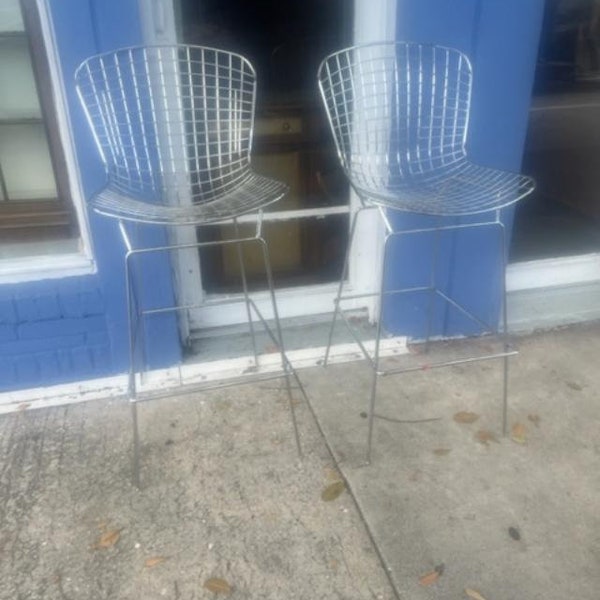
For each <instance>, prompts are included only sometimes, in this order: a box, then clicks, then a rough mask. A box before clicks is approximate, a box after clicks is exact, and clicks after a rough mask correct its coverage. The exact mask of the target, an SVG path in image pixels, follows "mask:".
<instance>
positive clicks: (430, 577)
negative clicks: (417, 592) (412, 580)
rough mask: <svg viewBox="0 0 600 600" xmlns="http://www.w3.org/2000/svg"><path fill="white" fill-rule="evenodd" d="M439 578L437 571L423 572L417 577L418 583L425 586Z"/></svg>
mask: <svg viewBox="0 0 600 600" xmlns="http://www.w3.org/2000/svg"><path fill="white" fill-rule="evenodd" d="M439 578H440V574H439V573H438V572H437V571H430V572H429V573H425V575H421V577H419V583H420V584H421V585H425V586H427V585H431V584H432V583H435V582H436V581H437V580H438V579H439Z"/></svg>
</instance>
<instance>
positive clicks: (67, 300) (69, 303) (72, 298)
mask: <svg viewBox="0 0 600 600" xmlns="http://www.w3.org/2000/svg"><path fill="white" fill-rule="evenodd" d="M60 309H61V313H62V316H63V317H66V318H67V319H71V318H76V319H77V318H80V317H82V316H83V310H82V306H81V294H78V293H73V292H71V293H61V295H60Z"/></svg>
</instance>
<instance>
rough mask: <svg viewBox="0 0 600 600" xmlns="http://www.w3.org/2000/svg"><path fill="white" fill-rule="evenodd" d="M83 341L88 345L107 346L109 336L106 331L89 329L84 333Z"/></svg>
mask: <svg viewBox="0 0 600 600" xmlns="http://www.w3.org/2000/svg"><path fill="white" fill-rule="evenodd" d="M85 342H86V344H87V345H88V346H108V345H110V337H109V336H108V332H107V331H91V332H89V333H86V335H85Z"/></svg>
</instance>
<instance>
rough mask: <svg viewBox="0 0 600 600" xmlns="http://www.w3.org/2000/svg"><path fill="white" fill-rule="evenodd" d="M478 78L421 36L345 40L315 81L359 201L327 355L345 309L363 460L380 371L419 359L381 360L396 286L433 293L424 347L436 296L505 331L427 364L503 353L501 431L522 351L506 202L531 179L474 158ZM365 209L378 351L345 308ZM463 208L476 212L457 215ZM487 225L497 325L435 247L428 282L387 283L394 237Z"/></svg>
mask: <svg viewBox="0 0 600 600" xmlns="http://www.w3.org/2000/svg"><path fill="white" fill-rule="evenodd" d="M472 81H473V70H472V66H471V62H470V60H469V58H468V57H467V56H466V55H464V54H463V53H461V52H459V51H458V50H454V49H451V48H444V47H439V46H432V45H421V44H416V43H405V42H385V43H373V44H365V45H362V46H356V47H352V48H347V49H344V50H341V51H339V52H335V53H333V54H331V55H329V56H327V57H326V58H325V59H324V60H323V62H322V63H321V65H320V67H319V71H318V82H319V88H320V92H321V96H322V100H323V103H324V105H325V109H326V112H327V115H328V119H329V124H330V127H331V131H332V133H333V137H334V139H335V143H336V147H337V153H338V157H339V160H340V162H341V166H342V168H343V170H344V172H345V174H346V176H347V178H348V180H349V182H350V185H351V187H352V189H353V190H354V192H355V193H356V195H357V197H358V199H359V203H360V204H359V207H358V209H357V210H356V211H355V213H354V216H353V219H352V222H351V228H350V237H349V242H348V249H347V252H346V259H345V266H344V269H343V273H342V278H341V280H340V283H339V287H338V293H337V299H336V300H335V306H334V314H333V319H332V323H331V329H330V334H329V342H328V345H327V351H326V355H325V359H324V364H325V365H327V362H328V359H329V350H330V348H331V344H332V339H333V335H334V328H335V325H336V320H337V318H338V317H341V318H342V319H343V320H344V321H345V322H346V325H348V328H349V330H350V332H351V333H352V334H353V335H354V338H355V340H356V342H357V343H358V344H359V346H360V348H361V350H362V353H363V355H364V357H365V359H366V361H367V363H368V364H369V365H370V367H371V368H372V370H373V378H372V383H371V392H370V399H369V410H368V415H367V416H368V439H367V457H366V458H367V463H368V462H370V460H371V449H372V439H373V423H374V419H375V417H377V416H378V415H377V413H376V412H375V405H376V398H377V381H378V378H379V377H380V376H386V375H392V374H396V373H403V372H407V371H415V370H419V369H422V368H423V366H420V367H416V368H415V367H412V366H411V367H404V368H400V367H399V368H391V369H385V368H382V366H381V357H380V342H381V336H382V321H383V307H384V298H385V297H387V296H391V295H395V294H404V293H410V292H422V293H426V294H427V296H428V297H429V300H428V304H429V308H428V312H429V325H428V332H427V335H426V340H427V344H426V347H427V345H428V342H429V337H430V331H431V313H432V310H433V301H434V300H435V298H436V297H437V298H440V299H441V300H442V301H444V302H445V303H446V305H447V306H451V307H453V309H454V310H457V311H459V312H460V313H462V315H464V316H466V317H468V318H469V319H470V320H471V321H473V322H474V323H476V324H477V326H478V327H479V328H480V330H481V333H496V334H501V336H502V344H503V350H502V351H501V352H498V353H488V354H486V355H484V356H471V357H469V358H460V359H457V360H441V361H439V362H437V363H433V364H428V365H426V367H427V368H434V367H443V366H449V365H457V364H461V363H467V362H474V361H478V360H490V359H495V358H501V359H503V361H504V379H503V431H504V433H505V434H506V427H507V403H508V396H507V383H508V357H509V356H511V355H513V354H516V352H515V351H514V350H512V349H511V347H510V345H509V340H508V328H507V318H506V284H505V272H506V260H507V248H506V233H505V227H504V224H503V222H502V220H501V209H503V208H505V207H507V206H509V205H511V204H514V203H515V202H517V201H518V200H520V199H522V198H524V197H525V196H527V195H528V194H530V193H531V192H532V191H533V189H534V182H533V181H532V180H531V179H530V178H528V177H524V176H522V175H519V174H515V173H509V172H504V171H499V170H496V169H492V168H489V167H483V166H479V165H477V164H474V163H472V162H471V161H470V160H469V157H468V155H467V151H466V141H467V133H468V127H469V112H470V106H471V89H472ZM366 211H376V212H377V214H378V216H379V218H380V219H381V221H382V223H383V228H384V230H385V236H384V242H383V259H382V261H381V263H382V264H381V286H380V289H379V290H377V291H375V292H373V293H372V294H366V295H370V296H376V297H377V299H378V302H379V306H380V314H379V317H378V321H377V328H376V338H375V346H374V350H373V351H372V352H369V351H367V349H366V348H365V346H364V344H363V343H362V342H361V340H360V339H359V338H358V337H357V336H356V335H355V334H354V332H353V331H352V328H351V327H350V324H349V322H348V319H347V318H346V317H345V315H344V310H343V307H342V303H343V302H344V300H349V299H352V298H354V299H356V296H350V295H344V293H343V291H344V282H345V279H346V277H347V274H348V260H349V256H350V250H351V245H352V241H353V239H354V234H355V231H356V224H357V221H358V219H359V217H360V216H361V215H363V214H364V213H365V212H366ZM398 211H402V212H404V213H416V214H420V215H429V216H432V217H434V220H435V221H436V225H435V226H433V227H429V226H424V227H420V228H412V229H411V228H407V229H403V228H402V227H401V226H397V224H396V222H397V219H394V218H391V217H392V216H393V215H394V213H395V212H398ZM472 215H480V218H477V219H476V220H475V221H474V220H473V218H472ZM446 217H453V218H455V219H453V220H451V219H445V218H446ZM461 217H471V218H469V219H465V220H462V221H461V220H459V219H456V218H461ZM485 227H487V228H491V229H493V230H495V231H496V232H497V234H498V235H499V236H500V248H501V257H500V262H501V281H500V289H501V293H502V316H501V319H500V321H501V327H502V329H501V331H500V327H499V325H497V324H496V323H486V322H485V320H483V319H481V318H479V317H478V316H477V315H475V314H473V312H472V311H470V310H467V308H465V307H464V306H463V305H461V303H459V302H457V301H456V300H455V299H454V298H452V297H451V296H450V295H449V294H448V293H447V292H446V291H444V290H443V289H440V286H439V285H438V282H437V281H436V270H437V269H436V258H435V257H436V251H435V250H434V251H433V260H432V265H431V276H430V281H429V283H428V285H425V286H420V287H419V286H417V287H412V288H408V289H406V288H404V289H387V288H386V285H385V277H384V273H385V272H386V268H387V262H388V260H389V256H388V254H389V247H390V242H391V241H392V240H394V239H397V238H399V237H400V236H406V235H419V234H425V233H433V237H434V239H437V237H438V236H439V235H440V233H441V232H458V231H461V230H467V229H469V228H471V229H473V228H485ZM434 243H435V242H434Z"/></svg>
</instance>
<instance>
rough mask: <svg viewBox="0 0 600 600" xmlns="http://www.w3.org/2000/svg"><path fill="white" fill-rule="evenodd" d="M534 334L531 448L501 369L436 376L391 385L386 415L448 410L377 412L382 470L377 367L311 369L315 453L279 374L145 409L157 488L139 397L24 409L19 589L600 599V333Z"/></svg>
mask: <svg viewBox="0 0 600 600" xmlns="http://www.w3.org/2000/svg"><path fill="white" fill-rule="evenodd" d="M519 346H520V349H521V354H520V356H519V357H517V358H516V359H513V361H512V365H513V367H512V369H511V398H510V412H509V414H510V422H511V425H513V424H515V423H520V424H522V425H523V426H524V427H525V429H520V430H517V433H518V434H519V435H517V436H516V439H517V440H518V442H522V443H518V442H517V441H514V440H513V439H511V437H510V436H509V437H507V438H501V435H500V427H501V405H500V402H501V399H500V371H501V370H500V365H499V363H497V362H494V363H481V364H479V365H470V366H463V367H454V368H451V369H442V370H439V371H427V372H424V373H415V374H411V375H403V376H398V377H395V378H389V379H384V380H383V382H382V387H381V395H380V404H379V409H380V410H379V412H382V413H385V414H386V415H389V416H395V417H398V418H402V419H415V418H417V419H418V418H424V417H425V418H426V417H438V418H440V420H437V421H434V422H428V423H417V424H397V423H390V422H386V421H381V420H378V421H377V423H376V430H375V444H374V452H373V464H372V465H371V466H370V467H361V466H360V465H361V462H362V458H363V455H364V448H365V441H366V421H365V419H364V418H363V417H362V416H361V413H363V412H364V411H365V410H366V401H367V395H368V388H369V385H370V377H369V375H370V374H369V371H368V370H367V369H366V367H365V366H364V365H360V364H347V365H341V366H340V365H338V366H333V367H330V368H329V369H327V370H324V369H311V370H307V371H303V372H301V378H302V380H303V381H304V382H305V383H306V386H307V392H308V394H309V397H310V399H311V405H312V408H313V409H314V411H315V414H316V415H317V417H318V426H317V424H316V423H315V421H314V420H313V418H312V412H311V410H309V407H308V406H306V404H305V403H304V402H300V401H299V404H298V407H297V408H298V413H299V421H300V423H299V424H300V429H301V433H302V442H303V447H304V450H305V456H304V458H303V459H302V460H301V461H300V460H298V458H297V456H296V452H295V447H294V443H293V434H292V426H291V421H290V415H289V409H288V406H287V399H286V396H285V394H284V393H282V392H281V390H279V384H278V382H274V383H270V384H263V385H254V386H241V387H236V388H229V389H226V390H220V391H215V392H210V393H205V394H202V395H198V396H196V397H193V396H188V397H173V398H169V399H165V400H157V401H153V402H150V403H147V404H142V405H141V406H140V429H141V435H142V478H143V489H142V490H141V491H138V490H136V489H135V488H133V487H132V485H131V483H130V460H131V457H130V436H131V424H130V413H129V407H128V405H127V403H126V402H123V401H110V400H105V401H98V402H89V403H87V404H80V405H74V406H70V407H59V408H51V409H43V410H38V411H32V412H26V411H25V412H22V413H19V414H14V415H9V416H4V417H2V418H0V431H1V433H2V436H1V441H0V452H1V453H2V465H1V467H0V519H1V521H0V522H1V530H0V557H1V560H0V582H1V583H0V598H2V599H4V598H6V599H11V600H12V599H15V598H23V599H25V598H27V599H37V598H44V599H57V600H65V599H68V600H75V599H77V600H79V599H82V598H85V599H88V598H89V599H96V598H97V599H109V598H110V599H112V598H119V599H120V598H127V599H130V598H131V599H134V598H135V599H138V598H139V599H144V600H147V599H150V600H151V599H153V598H173V599H179V598H181V599H192V598H195V599H201V598H213V597H215V594H217V597H230V598H234V599H235V598H261V599H262V598H265V599H271V598H273V599H278V600H280V599H288V598H290V599H291V598H297V599H303V600H304V599H306V600H313V599H329V598H331V599H340V598H344V599H345V598H348V599H371V600H372V599H385V600H388V599H390V600H391V599H394V598H403V599H410V600H413V599H414V600H419V599H434V598H435V599H438V598H444V599H446V598H457V599H459V598H468V596H466V595H465V593H464V590H465V588H469V589H472V590H476V591H478V592H479V594H480V595H481V597H482V598H484V599H485V600H512V599H515V600H516V599H527V600H536V599H538V598H539V599H540V600H541V599H542V598H543V599H544V600H555V599H556V600H559V599H560V600H563V599H564V598H577V599H578V600H597V598H598V597H599V592H598V589H600V568H599V567H600V510H599V508H600V506H599V504H600V502H599V501H598V498H599V494H600V436H599V435H598V422H599V419H600V403H598V401H597V394H596V388H597V387H598V382H599V381H600V374H599V372H598V369H597V367H596V362H597V356H599V355H600V327H599V326H598V325H594V326H586V327H580V328H569V329H564V330H561V331H555V332H551V333H545V334H540V335H535V336H531V337H527V338H523V339H521V340H520V341H519ZM459 411H469V412H472V413H474V414H475V415H476V416H477V420H476V421H474V422H473V423H471V424H466V423H457V422H456V421H455V420H454V418H453V417H454V415H455V414H456V413H458V412H459ZM321 430H322V431H323V432H324V434H325V438H323V437H322V436H321ZM481 431H483V432H484V433H479V432H481ZM494 436H496V438H497V441H496V440H495V439H494ZM329 449H331V450H332V451H333V454H334V456H335V459H336V461H337V463H338V464H336V462H334V460H332V457H331V455H330V453H329ZM338 469H339V470H340V471H338ZM342 478H344V479H345V480H346V482H347V484H348V487H349V490H346V491H343V492H342V493H341V495H340V496H339V497H336V498H335V499H332V500H331V501H325V500H324V499H323V497H322V494H323V491H324V490H326V489H329V490H330V491H331V488H330V487H329V486H330V485H331V484H332V483H335V482H336V481H339V480H340V479H342ZM436 568H437V569H438V573H441V574H438V573H436V574H434V575H433V576H429V577H426V578H424V579H423V576H425V575H427V574H428V573H431V572H433V571H434V570H435V569H436ZM211 579H212V580H211ZM215 579H217V580H215ZM220 580H222V581H220ZM420 580H421V581H420ZM423 583H426V584H428V585H423ZM211 590H213V591H211Z"/></svg>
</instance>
